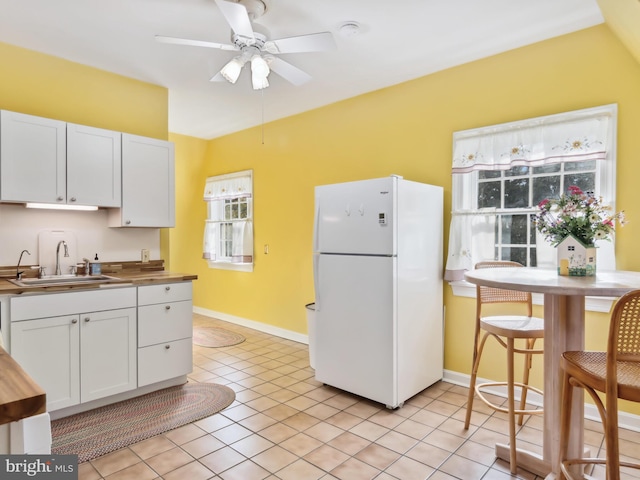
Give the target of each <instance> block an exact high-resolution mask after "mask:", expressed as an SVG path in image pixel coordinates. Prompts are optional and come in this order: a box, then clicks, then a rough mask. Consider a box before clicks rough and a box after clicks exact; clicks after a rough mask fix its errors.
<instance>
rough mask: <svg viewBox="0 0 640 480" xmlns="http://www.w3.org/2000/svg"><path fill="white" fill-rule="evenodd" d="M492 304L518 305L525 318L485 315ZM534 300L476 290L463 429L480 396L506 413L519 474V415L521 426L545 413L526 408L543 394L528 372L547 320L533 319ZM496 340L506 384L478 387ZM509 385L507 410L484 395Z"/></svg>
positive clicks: (499, 264) (502, 264)
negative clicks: (520, 363) (518, 377)
mask: <svg viewBox="0 0 640 480" xmlns="http://www.w3.org/2000/svg"><path fill="white" fill-rule="evenodd" d="M518 267H522V265H521V264H519V263H517V262H510V261H487V262H479V263H477V264H476V267H475V268H476V269H478V268H518ZM490 303H504V304H515V305H518V304H519V305H518V306H519V307H520V308H522V307H523V306H524V308H523V310H526V315H500V316H484V317H483V316H482V306H483V305H486V304H490ZM532 310H533V308H532V301H531V293H530V292H519V291H515V290H505V289H501V288H492V287H484V286H477V287H476V322H475V337H474V345H473V366H472V369H471V381H470V383H469V398H468V401H467V414H466V418H465V423H464V428H465V429H468V428H469V423H470V422H471V411H472V409H473V399H474V396H475V395H476V394H477V395H478V398H480V400H482V401H483V402H484V403H485V404H487V405H488V406H489V407H491V408H492V409H494V410H497V411H499V412H503V413H506V414H507V415H508V417H509V464H510V468H511V473H516V469H517V465H516V415H517V416H518V417H519V418H518V425H522V422H523V417H524V415H532V414H536V415H539V414H542V413H543V410H542V409H526V408H525V407H526V402H527V392H528V391H529V390H532V391H534V392H536V393H539V394H541V395H542V391H541V390H539V389H537V388H535V387H532V386H530V385H529V371H530V369H531V360H532V355H535V354H542V353H544V351H543V350H542V349H534V346H535V342H536V340H537V339H540V338H544V320H543V319H542V318H538V317H533V316H532ZM490 337H493V338H495V339H496V340H497V341H498V343H499V344H500V345H502V346H503V347H504V348H506V350H507V381H506V382H487V383H480V384H477V385H476V379H477V375H478V367H479V365H480V358H481V357H482V351H483V349H484V346H485V343H486V341H487V339H488V338H490ZM516 340H523V341H524V346H523V347H522V348H517V347H516V345H515V342H516ZM515 354H523V355H524V373H523V379H522V382H516V381H515V378H514V370H515V368H514V361H515ZM495 386H506V387H507V405H508V407H507V408H504V407H502V406H500V405H496V404H494V403H492V402H491V401H490V400H489V399H488V398H487V397H486V396H485V394H484V393H483V391H482V390H483V389H484V388H486V387H495ZM516 387H519V388H520V389H521V395H520V405H519V407H520V408H518V409H516V408H515V388H516Z"/></svg>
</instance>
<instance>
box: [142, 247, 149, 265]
mask: <svg viewBox="0 0 640 480" xmlns="http://www.w3.org/2000/svg"><path fill="white" fill-rule="evenodd" d="M140 256H141V257H142V263H149V250H148V249H147V248H143V249H142V251H141V252H140Z"/></svg>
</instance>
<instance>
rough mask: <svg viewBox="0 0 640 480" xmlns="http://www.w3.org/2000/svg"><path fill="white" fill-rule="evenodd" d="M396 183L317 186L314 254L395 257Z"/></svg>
mask: <svg viewBox="0 0 640 480" xmlns="http://www.w3.org/2000/svg"><path fill="white" fill-rule="evenodd" d="M397 181H398V179H397V178H394V177H387V178H376V179H373V180H362V181H358V182H348V183H341V184H335V185H322V186H319V187H316V189H315V195H316V198H315V208H316V212H315V225H314V227H315V231H314V251H316V252H320V253H342V254H360V255H393V254H395V253H396V251H395V250H396V247H395V238H396V226H395V222H394V216H395V213H394V210H393V206H394V204H395V198H394V197H395V196H396V188H395V187H396V185H397Z"/></svg>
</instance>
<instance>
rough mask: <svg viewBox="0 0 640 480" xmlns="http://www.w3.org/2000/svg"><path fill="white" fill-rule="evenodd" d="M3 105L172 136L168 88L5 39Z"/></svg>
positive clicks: (0, 60)
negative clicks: (34, 50) (39, 51)
mask: <svg viewBox="0 0 640 480" xmlns="http://www.w3.org/2000/svg"><path fill="white" fill-rule="evenodd" d="M0 64H2V67H3V68H2V75H0V109H3V110H12V111H15V112H21V113H28V114H30V115H38V116H41V117H47V118H55V119H58V120H64V121H66V122H72V123H79V124H81V125H90V126H93V127H99V128H106V129H110V130H116V131H119V132H127V133H133V134H135V135H144V136H147V137H153V138H159V139H162V140H166V139H167V135H168V127H167V125H168V112H169V107H168V94H167V89H166V88H163V87H159V86H157V85H152V84H150V83H145V82H140V81H138V80H133V79H131V78H126V77H123V76H120V75H115V74H113V73H109V72H105V71H103V70H98V69H96V68H92V67H87V66H85V65H80V64H78V63H73V62H69V61H66V60H63V59H60V58H56V57H52V56H49V55H44V54H41V53H37V52H33V51H31V50H26V49H23V48H18V47H15V46H13V45H8V44H6V43H0Z"/></svg>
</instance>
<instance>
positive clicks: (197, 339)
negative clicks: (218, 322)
mask: <svg viewBox="0 0 640 480" xmlns="http://www.w3.org/2000/svg"><path fill="white" fill-rule="evenodd" d="M244 341H245V338H244V337H243V336H242V335H240V334H239V333H236V332H231V331H229V330H225V329H224V328H218V327H199V326H194V327H193V343H194V345H200V346H201V347H214V348H217V347H230V346H232V345H237V344H239V343H242V342H244Z"/></svg>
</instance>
